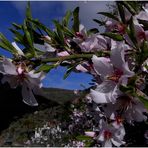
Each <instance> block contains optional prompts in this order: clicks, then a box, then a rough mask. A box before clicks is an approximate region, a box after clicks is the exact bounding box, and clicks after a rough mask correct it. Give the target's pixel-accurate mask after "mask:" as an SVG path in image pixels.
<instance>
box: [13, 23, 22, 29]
mask: <svg viewBox="0 0 148 148" xmlns="http://www.w3.org/2000/svg"><path fill="white" fill-rule="evenodd" d="M12 25H13V26H14V27H15V29H16V30H20V29H22V25H18V24H16V23H12Z"/></svg>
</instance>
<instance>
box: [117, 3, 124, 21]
mask: <svg viewBox="0 0 148 148" xmlns="http://www.w3.org/2000/svg"><path fill="white" fill-rule="evenodd" d="M116 4H117V7H118V11H119V14H120V18H121V20H122V22H123V24H125V23H126V20H125V13H124V8H123V6H122V5H121V4H120V3H118V1H117V2H116Z"/></svg>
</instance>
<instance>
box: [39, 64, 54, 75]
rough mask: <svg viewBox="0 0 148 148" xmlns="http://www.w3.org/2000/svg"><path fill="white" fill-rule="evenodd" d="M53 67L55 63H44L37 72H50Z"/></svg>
mask: <svg viewBox="0 0 148 148" xmlns="http://www.w3.org/2000/svg"><path fill="white" fill-rule="evenodd" d="M52 68H55V65H47V64H43V65H42V66H40V67H39V69H38V70H37V72H40V71H44V72H46V73H48V72H49V71H50V70H51V69H52Z"/></svg>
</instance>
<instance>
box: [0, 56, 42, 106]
mask: <svg viewBox="0 0 148 148" xmlns="http://www.w3.org/2000/svg"><path fill="white" fill-rule="evenodd" d="M0 73H2V74H3V75H4V76H3V78H2V83H5V82H8V83H9V85H10V87H11V88H16V87H17V86H19V85H21V86H22V97H23V102H24V103H26V104H28V105H31V106H37V105H38V103H37V101H36V99H35V97H34V90H35V89H38V88H41V87H42V83H41V80H42V79H43V78H44V73H43V72H40V73H35V71H34V70H31V71H29V68H28V67H27V66H26V65H25V63H24V62H20V63H17V64H14V63H13V62H12V61H11V60H10V59H7V58H3V61H2V62H1V63H0Z"/></svg>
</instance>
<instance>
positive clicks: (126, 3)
mask: <svg viewBox="0 0 148 148" xmlns="http://www.w3.org/2000/svg"><path fill="white" fill-rule="evenodd" d="M120 4H122V5H123V6H124V7H125V8H127V10H128V11H129V12H130V13H131V14H132V15H135V14H136V11H135V10H134V9H133V7H132V6H131V5H130V4H129V3H128V2H127V1H120Z"/></svg>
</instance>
